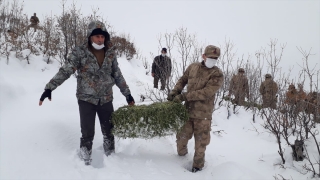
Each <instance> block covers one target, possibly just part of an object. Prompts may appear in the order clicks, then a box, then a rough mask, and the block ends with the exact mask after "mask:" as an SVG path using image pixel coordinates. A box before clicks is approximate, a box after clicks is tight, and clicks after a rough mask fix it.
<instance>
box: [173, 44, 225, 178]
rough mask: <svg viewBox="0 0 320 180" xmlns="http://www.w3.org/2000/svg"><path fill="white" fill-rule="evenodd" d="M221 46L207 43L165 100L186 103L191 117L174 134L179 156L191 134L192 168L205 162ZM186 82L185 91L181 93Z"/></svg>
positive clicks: (218, 82) (220, 77)
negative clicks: (199, 60)
mask: <svg viewBox="0 0 320 180" xmlns="http://www.w3.org/2000/svg"><path fill="white" fill-rule="evenodd" d="M219 56H220V49H219V48H218V47H216V46H213V45H209V46H207V47H206V49H205V53H204V54H203V55H202V57H203V59H204V61H202V62H201V63H200V62H199V63H193V64H191V65H189V67H188V68H187V69H186V71H185V72H184V73H183V76H182V77H181V78H180V79H179V80H178V82H177V84H176V85H175V87H174V89H173V90H172V91H171V92H170V93H169V95H168V100H169V101H174V102H178V103H181V102H182V101H186V103H185V105H186V107H187V109H188V112H189V117H190V119H189V120H188V121H187V122H186V124H185V125H184V126H183V127H182V129H181V131H180V132H179V133H178V134H177V136H176V137H177V141H176V142H177V151H178V155H179V156H184V155H186V154H187V153H188V149H187V144H188V141H189V139H191V138H192V135H194V139H195V154H194V159H193V167H192V172H197V171H200V170H201V169H202V168H203V166H204V162H205V150H206V146H207V145H208V144H209V143H210V131H211V120H212V113H213V108H214V99H215V94H216V92H217V91H218V90H219V89H220V87H221V86H222V83H223V73H222V71H221V70H220V69H219V68H218V67H217V66H215V64H216V62H217V59H218V57H219ZM186 85H187V92H185V93H182V90H183V88H184V87H185V86H186Z"/></svg>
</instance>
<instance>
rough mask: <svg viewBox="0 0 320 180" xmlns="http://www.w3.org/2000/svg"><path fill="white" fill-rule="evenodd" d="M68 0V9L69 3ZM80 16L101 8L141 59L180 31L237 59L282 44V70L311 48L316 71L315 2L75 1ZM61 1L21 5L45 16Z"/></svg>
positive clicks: (319, 59) (319, 7) (319, 8)
mask: <svg viewBox="0 0 320 180" xmlns="http://www.w3.org/2000/svg"><path fill="white" fill-rule="evenodd" d="M71 3H72V1H71V0H70V1H68V3H67V4H71ZM76 3H77V5H78V6H79V7H81V9H82V12H83V14H90V13H91V12H92V11H91V9H92V8H98V7H99V8H100V12H101V15H103V16H104V17H105V18H107V20H108V21H109V22H110V24H111V25H113V26H114V29H115V30H116V31H118V32H125V33H130V35H131V37H133V38H134V42H135V43H136V45H137V47H138V48H139V49H140V50H141V51H142V52H143V54H144V55H145V56H146V57H150V56H149V53H150V52H152V53H154V54H158V53H159V52H158V42H157V37H158V35H159V34H160V33H165V32H174V31H175V30H176V29H177V28H179V27H181V26H184V27H186V28H188V31H189V32H190V33H196V34H197V37H198V40H199V41H201V42H206V43H208V44H214V45H217V44H222V43H223V42H224V40H225V38H227V39H230V40H232V41H233V42H234V44H235V45H236V49H237V55H238V56H241V55H242V54H244V55H248V54H251V55H254V53H255V52H256V51H257V50H259V49H260V48H261V47H266V46H267V44H268V43H269V42H270V39H278V42H279V44H280V43H286V44H287V46H286V48H285V50H284V56H283V63H282V64H281V65H282V66H283V68H286V69H288V68H289V67H290V66H292V65H294V66H295V67H296V68H295V69H296V70H294V71H293V72H294V73H297V72H298V69H299V68H298V66H297V63H300V64H302V63H301V58H302V56H301V54H300V52H299V51H298V50H297V48H296V47H297V46H298V47H302V48H303V49H305V50H309V49H310V48H312V53H313V54H315V55H314V56H312V57H310V64H311V65H312V66H314V65H315V64H316V63H318V66H317V67H318V68H319V69H320V56H319V54H320V1H319V0H309V1H308V0H301V1H294V0H289V1H258V0H257V1H253V0H252V1H235V0H234V1H212V0H211V1H209V0H208V1H199V0H197V1H196V0H189V1H152V0H150V1H137V0H131V1H123V0H116V1H110V0H90V1H89V0H78V1H76ZM60 4H61V1H60V0H45V1H44V0H24V5H25V12H27V13H28V14H30V15H32V13H33V12H36V13H37V14H38V16H39V17H40V20H41V17H44V15H48V14H51V13H52V14H59V13H60V12H61V5H60Z"/></svg>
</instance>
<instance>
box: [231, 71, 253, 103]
mask: <svg viewBox="0 0 320 180" xmlns="http://www.w3.org/2000/svg"><path fill="white" fill-rule="evenodd" d="M244 73H245V71H244V69H243V68H239V70H238V74H237V75H233V76H232V79H231V81H230V86H229V94H228V96H229V97H230V96H231V95H232V94H233V95H234V96H235V99H234V102H235V104H237V105H240V106H243V105H244V99H245V97H247V98H248V99H249V84H248V78H247V77H246V76H245V74H244Z"/></svg>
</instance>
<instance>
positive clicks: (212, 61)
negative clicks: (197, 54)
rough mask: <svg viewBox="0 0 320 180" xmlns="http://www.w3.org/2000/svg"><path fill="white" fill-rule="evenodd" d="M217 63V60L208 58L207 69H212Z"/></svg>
mask: <svg viewBox="0 0 320 180" xmlns="http://www.w3.org/2000/svg"><path fill="white" fill-rule="evenodd" d="M217 61H218V60H217V59H212V58H207V60H206V62H205V65H206V66H207V68H212V67H213V66H214V65H216V64H217Z"/></svg>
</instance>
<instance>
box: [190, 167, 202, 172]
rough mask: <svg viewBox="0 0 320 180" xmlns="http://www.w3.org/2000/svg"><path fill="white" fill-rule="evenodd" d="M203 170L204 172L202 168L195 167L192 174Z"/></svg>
mask: <svg viewBox="0 0 320 180" xmlns="http://www.w3.org/2000/svg"><path fill="white" fill-rule="evenodd" d="M201 170H202V169H201V168H197V167H193V168H192V169H191V172H193V173H196V172H198V171H201Z"/></svg>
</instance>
